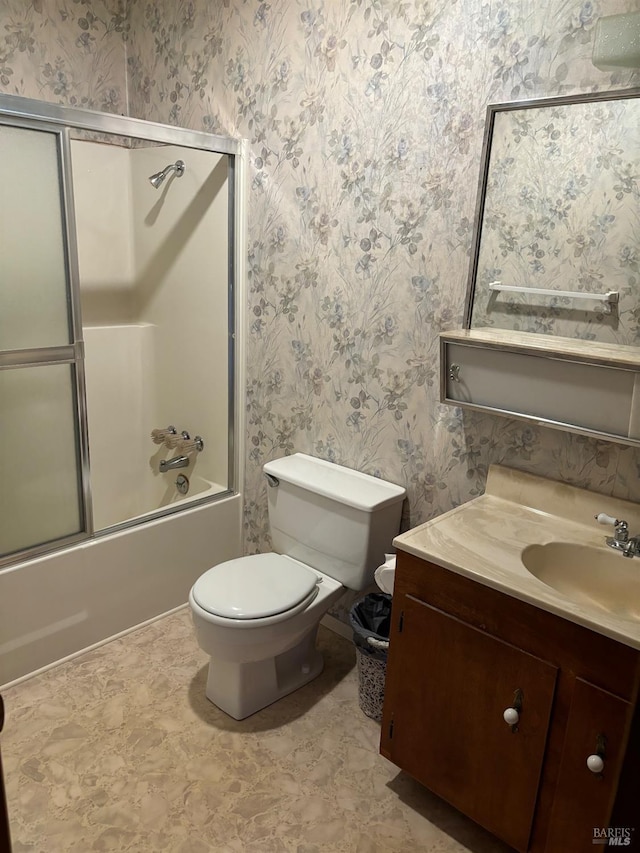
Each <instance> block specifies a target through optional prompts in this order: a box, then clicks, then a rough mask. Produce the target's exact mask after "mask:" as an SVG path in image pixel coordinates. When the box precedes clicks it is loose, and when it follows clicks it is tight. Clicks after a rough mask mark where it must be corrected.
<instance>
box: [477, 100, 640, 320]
mask: <svg viewBox="0 0 640 853" xmlns="http://www.w3.org/2000/svg"><path fill="white" fill-rule="evenodd" d="M630 98H640V86H636V87H632V88H629V89H616V90H612V91H602V92H588V93H586V94H578V95H562V96H560V97H554V98H534V99H531V100H527V101H511V102H506V103H501V104H489V105H488V106H487V114H486V120H485V128H484V139H483V141H482V152H481V154H480V177H479V180H478V190H477V196H476V206H475V211H474V218H473V237H472V241H471V263H470V265H469V277H468V280H467V295H466V298H465V308H464V319H463V328H464V329H470V328H471V317H472V313H473V299H474V296H475V291H476V275H477V272H478V261H479V258H480V242H481V240H482V223H483V217H484V209H485V203H486V192H487V183H488V177H489V167H490V165H491V143H492V141H493V131H494V126H495V121H496V116H497V115H498V114H499V113H505V112H514V111H515V110H527V109H537V108H540V107H556V106H566V105H567V104H585V103H598V102H603V101H620V100H624V99H630ZM639 132H640V131H639ZM498 331H499V329H496V332H498Z"/></svg>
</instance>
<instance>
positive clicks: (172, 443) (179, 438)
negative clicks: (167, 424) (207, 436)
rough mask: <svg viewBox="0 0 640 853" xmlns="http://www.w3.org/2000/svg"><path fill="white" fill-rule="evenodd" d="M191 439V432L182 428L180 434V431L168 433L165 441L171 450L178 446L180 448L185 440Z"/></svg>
mask: <svg viewBox="0 0 640 853" xmlns="http://www.w3.org/2000/svg"><path fill="white" fill-rule="evenodd" d="M188 440H189V433H188V432H187V431H186V430H184V429H183V430H182V432H181V433H180V435H178V433H174V434H173V435H168V436H167V437H166V438H165V440H164V443H165V444H166V446H167V447H168V448H169V450H175V449H176V448H177V447H178V448H180V447H181V446H182V443H183V442H184V441H188Z"/></svg>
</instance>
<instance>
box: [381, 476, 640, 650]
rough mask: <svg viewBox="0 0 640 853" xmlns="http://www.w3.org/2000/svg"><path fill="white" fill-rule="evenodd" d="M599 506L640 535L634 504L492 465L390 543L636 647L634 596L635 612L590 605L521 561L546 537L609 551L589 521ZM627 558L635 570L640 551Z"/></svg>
mask: <svg viewBox="0 0 640 853" xmlns="http://www.w3.org/2000/svg"><path fill="white" fill-rule="evenodd" d="M600 512H604V513H607V514H608V515H612V516H615V517H616V518H623V519H625V520H626V521H627V522H628V523H629V529H630V533H631V535H632V536H633V535H637V534H640V504H636V503H632V502H630V501H624V500H620V499H617V498H611V497H607V496H605V495H600V494H596V493H595V492H590V491H587V490H586V489H579V488H576V487H575V486H570V485H567V484H565V483H559V482H555V481H553V480H547V479H545V478H543V477H538V476H535V475H533V474H526V473H523V472H522V471H516V470H514V469H511V468H506V467H503V466H499V465H492V466H491V467H490V469H489V476H488V478H487V486H486V491H485V493H484V494H483V495H481V496H480V497H478V498H475V499H473V500H471V501H469V502H468V503H465V504H462V505H461V506H459V507H456V508H455V509H452V510H451V511H449V512H447V513H444V514H443V515H440V516H438V517H437V518H434V519H431V521H427V522H426V523H425V524H422V525H420V526H419V527H415V528H413V529H412V530H409V531H407V532H406V533H402V534H400V535H399V536H397V537H396V538H395V539H394V542H393V544H394V545H395V546H396V548H398V549H399V550H401V551H406V552H407V553H409V554H413V555H414V556H416V557H420V558H422V559H424V560H428V561H430V562H432V563H435V564H437V565H439V566H442V567H443V568H445V569H450V570H451V571H453V572H456V573H458V574H461V575H464V576H466V577H468V578H470V579H471V580H474V581H477V582H478V583H482V584H484V585H486V586H489V587H493V588H494V589H496V590H499V591H500V592H504V593H506V594H508V595H511V596H513V597H514V598H518V599H520V600H522V601H526V602H528V603H530V604H533V605H535V606H536V607H540V608H542V609H543V610H547V611H549V612H551V613H555V614H557V615H558V616H562V617H563V618H565V619H568V620H570V621H572V622H575V623H577V624H579V625H584V626H586V627H587V628H591V629H592V630H594V631H597V632H598V633H600V634H603V635H605V636H608V637H611V638H612V639H614V640H618V641H619V642H622V643H624V644H625V645H628V646H631V647H633V648H636V649H640V601H638V602H637V604H636V603H635V602H634V603H633V607H632V608H631V609H633V610H635V612H636V613H637V618H634V617H633V616H623V615H618V614H616V613H613V612H610V611H608V610H605V609H600V608H599V607H598V606H597V605H596V604H594V605H593V606H591V605H590V604H587V603H585V604H583V603H578V602H577V601H573V600H572V599H571V598H569V597H566V596H565V595H563V594H561V593H560V592H557V591H555V590H554V589H553V588H552V587H550V586H547V585H546V584H544V583H543V582H542V581H540V580H538V578H536V577H534V575H532V574H530V573H529V572H528V571H527V569H526V568H525V567H524V565H523V563H522V560H521V554H522V551H523V549H524V548H525V547H527V546H528V545H536V544H539V545H544V544H547V543H550V542H565V543H573V544H576V545H583V546H584V545H587V546H590V547H594V548H602V549H604V550H606V551H607V552H610V551H611V549H609V548H607V546H606V545H605V537H607V536H610V535H611V533H612V528H610V527H605V526H602V525H600V524H598V523H597V522H596V521H595V516H596V515H597V514H598V513H600ZM611 553H613V552H611ZM614 556H619V558H620V559H621V560H628V559H629V558H626V557H624V556H622V555H615V554H614ZM630 559H631V560H632V561H633V565H637V571H638V572H639V573H640V557H633V558H630Z"/></svg>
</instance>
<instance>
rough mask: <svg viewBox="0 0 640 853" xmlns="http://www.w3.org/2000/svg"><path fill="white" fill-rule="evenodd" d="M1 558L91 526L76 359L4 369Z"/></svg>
mask: <svg viewBox="0 0 640 853" xmlns="http://www.w3.org/2000/svg"><path fill="white" fill-rule="evenodd" d="M0 401H2V402H1V405H0V435H2V442H0V483H2V488H1V489H0V558H1V557H5V556H7V555H8V554H12V553H14V552H16V551H21V550H23V549H28V548H32V547H36V546H38V545H41V544H43V543H45V542H50V541H54V540H57V539H62V538H63V537H68V536H73V535H74V534H78V533H80V532H81V531H82V529H83V523H84V519H83V512H82V500H81V496H82V492H81V485H80V476H79V463H78V459H79V452H78V436H77V428H76V388H75V371H74V368H73V366H72V365H70V364H53V365H37V366H30V367H22V368H15V369H5V370H0Z"/></svg>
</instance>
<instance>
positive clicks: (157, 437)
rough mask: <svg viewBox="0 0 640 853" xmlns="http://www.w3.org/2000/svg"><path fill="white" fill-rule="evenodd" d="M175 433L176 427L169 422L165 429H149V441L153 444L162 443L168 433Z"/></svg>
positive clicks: (164, 441)
mask: <svg viewBox="0 0 640 853" xmlns="http://www.w3.org/2000/svg"><path fill="white" fill-rule="evenodd" d="M175 434H176V428H175V427H174V426H172V425H171V424H169V426H168V427H167V428H166V429H152V430H151V441H153V443H154V444H164V443H166V441H167V439H168V437H169V436H170V435H175Z"/></svg>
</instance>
